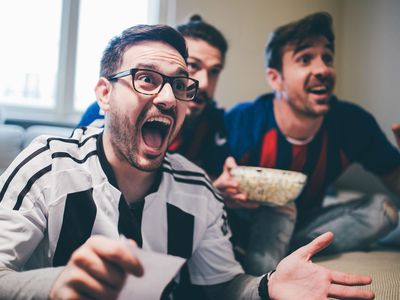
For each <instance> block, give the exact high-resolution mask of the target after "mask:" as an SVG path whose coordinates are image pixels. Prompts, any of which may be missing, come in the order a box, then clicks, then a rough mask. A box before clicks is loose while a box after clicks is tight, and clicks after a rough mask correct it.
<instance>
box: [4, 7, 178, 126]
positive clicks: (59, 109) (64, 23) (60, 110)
mask: <svg viewBox="0 0 400 300" xmlns="http://www.w3.org/2000/svg"><path fill="white" fill-rule="evenodd" d="M149 1H150V4H149V5H150V7H149V15H148V20H149V24H155V23H159V22H160V19H161V18H163V17H161V18H160V16H164V15H165V13H161V11H160V10H161V9H163V10H164V11H167V14H169V12H168V6H169V7H170V5H167V6H164V5H161V2H162V0H149ZM61 2H62V3H61V20H60V22H61V23H60V45H59V56H58V66H57V78H56V90H55V99H54V100H55V104H54V107H52V108H38V107H31V106H21V105H18V106H17V105H12V104H3V103H1V104H0V121H5V120H7V119H20V120H32V121H46V122H56V123H59V122H60V120H62V122H63V123H67V124H68V123H69V124H71V125H72V124H76V123H77V122H78V121H79V119H80V117H81V115H82V111H78V110H75V109H74V91H75V69H76V60H77V50H78V49H77V44H78V29H79V8H80V2H81V0H62V1H61ZM168 2H174V0H173V1H168ZM110 38H111V37H110ZM94 84H95V83H93V85H94ZM93 96H94V95H93Z"/></svg>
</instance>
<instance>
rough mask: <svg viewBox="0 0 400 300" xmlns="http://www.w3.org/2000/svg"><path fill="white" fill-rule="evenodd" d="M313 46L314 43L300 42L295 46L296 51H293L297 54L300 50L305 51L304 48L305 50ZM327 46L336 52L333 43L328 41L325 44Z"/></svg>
mask: <svg viewBox="0 0 400 300" xmlns="http://www.w3.org/2000/svg"><path fill="white" fill-rule="evenodd" d="M312 46H313V44H312V43H302V44H300V45H297V46H296V47H295V48H294V51H293V52H294V54H297V53H299V52H301V51H303V50H305V49H308V48H311V47H312ZM325 48H327V49H329V50H331V51H332V52H334V50H333V45H332V43H327V44H326V45H325Z"/></svg>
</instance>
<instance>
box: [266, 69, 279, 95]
mask: <svg viewBox="0 0 400 300" xmlns="http://www.w3.org/2000/svg"><path fill="white" fill-rule="evenodd" d="M265 74H266V77H267V81H268V84H269V85H270V86H271V88H272V89H273V90H274V91H276V92H279V91H281V90H282V87H283V80H282V74H281V73H280V72H279V71H278V70H277V69H273V68H267V70H266V71H265Z"/></svg>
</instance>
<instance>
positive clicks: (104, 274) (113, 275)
mask: <svg viewBox="0 0 400 300" xmlns="http://www.w3.org/2000/svg"><path fill="white" fill-rule="evenodd" d="M71 261H72V262H73V263H74V264H75V265H76V266H78V267H79V268H81V269H83V270H84V271H86V272H87V273H88V274H90V275H91V276H92V277H94V278H95V279H96V280H98V281H100V282H101V283H103V284H105V285H107V286H108V287H110V288H111V289H114V290H119V289H120V288H121V286H122V284H123V283H124V281H125V271H124V270H123V269H122V268H120V267H119V266H117V265H116V264H114V263H112V262H110V261H108V260H106V259H101V258H100V257H99V256H97V255H95V254H94V253H93V252H91V251H90V249H89V248H88V247H82V248H80V249H79V250H77V251H76V252H74V254H73V255H72V257H71Z"/></svg>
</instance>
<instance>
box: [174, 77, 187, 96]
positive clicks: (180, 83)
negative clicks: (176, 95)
mask: <svg viewBox="0 0 400 300" xmlns="http://www.w3.org/2000/svg"><path fill="white" fill-rule="evenodd" d="M186 86H187V78H185V77H177V78H175V80H174V90H175V91H179V92H182V91H186Z"/></svg>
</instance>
